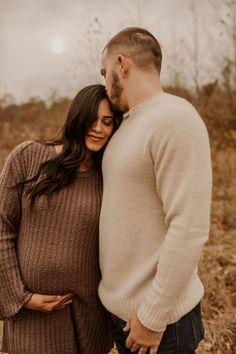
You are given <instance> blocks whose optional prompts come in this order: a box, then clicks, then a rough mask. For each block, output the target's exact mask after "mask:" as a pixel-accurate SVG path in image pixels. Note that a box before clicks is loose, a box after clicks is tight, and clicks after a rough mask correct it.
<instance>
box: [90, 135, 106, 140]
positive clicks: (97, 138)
mask: <svg viewBox="0 0 236 354" xmlns="http://www.w3.org/2000/svg"><path fill="white" fill-rule="evenodd" d="M88 137H89V138H90V139H91V140H93V141H95V142H97V141H101V140H103V139H104V138H103V137H99V136H94V135H88Z"/></svg>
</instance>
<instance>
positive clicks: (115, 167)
mask: <svg viewBox="0 0 236 354" xmlns="http://www.w3.org/2000/svg"><path fill="white" fill-rule="evenodd" d="M103 178H104V194H103V202H102V209H101V217H100V266H101V271H102V280H101V283H100V286H99V295H100V298H101V300H102V302H103V304H104V305H105V307H106V308H107V309H108V310H109V311H110V312H112V313H114V314H115V315H116V316H118V317H120V318H121V319H123V320H127V319H128V318H129V316H130V315H131V314H132V313H133V312H136V313H137V314H138V316H139V318H140V320H141V322H142V323H143V324H144V326H146V327H147V328H149V329H152V330H154V331H162V330H164V329H165V328H166V325H168V324H170V323H173V322H175V321H177V320H178V319H180V318H181V317H182V316H183V315H185V314H186V313H187V312H189V311H190V310H191V309H192V308H193V307H194V306H195V305H196V304H197V303H198V302H199V301H200V299H201V298H202V296H203V293H204V288H203V285H202V282H201V280H200V279H199V277H198V275H197V264H198V260H199V257H200V254H201V251H202V248H203V245H204V243H205V242H206V240H207V238H208V232H209V221H210V203H211V188H212V186H211V184H212V177H211V159H210V148H209V139H208V134H207V130H206V128H205V125H204V123H203V121H202V119H201V118H200V116H199V115H198V113H197V112H196V110H195V109H194V108H193V106H192V105H191V104H190V103H188V102H187V101H185V100H184V99H182V98H179V97H176V96H173V95H170V94H166V93H163V94H160V95H158V96H155V97H152V98H151V99H149V100H147V101H145V102H144V103H142V104H140V105H139V106H137V107H135V108H133V109H131V110H130V111H129V112H128V113H127V114H125V115H124V119H123V122H122V124H121V126H120V128H119V130H118V131H117V132H116V133H115V135H114V136H113V137H112V139H111V141H110V142H109V144H108V147H107V149H106V151H105V155H104V159H103Z"/></svg>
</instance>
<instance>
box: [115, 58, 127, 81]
mask: <svg viewBox="0 0 236 354" xmlns="http://www.w3.org/2000/svg"><path fill="white" fill-rule="evenodd" d="M117 62H118V66H119V70H120V73H121V76H122V78H123V79H124V78H125V77H127V73H128V69H129V63H128V59H127V58H126V57H125V56H123V55H122V54H119V55H118V56H117Z"/></svg>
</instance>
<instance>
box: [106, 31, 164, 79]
mask: <svg viewBox="0 0 236 354" xmlns="http://www.w3.org/2000/svg"><path fill="white" fill-rule="evenodd" d="M105 50H106V51H107V55H108V56H109V55H111V54H114V53H115V54H123V55H125V56H127V57H130V58H131V59H132V60H133V61H134V63H135V64H136V65H137V66H138V67H140V68H143V69H146V68H149V67H150V66H151V65H154V66H155V67H156V68H157V70H158V71H159V72H160V71H161V60H162V52H161V47H160V44H159V43H158V41H157V39H156V38H155V37H154V36H153V35H152V34H151V33H150V32H149V31H147V30H145V29H144V28H139V27H127V28H125V29H124V30H122V31H120V32H118V33H117V34H116V35H115V36H114V37H112V38H111V39H110V41H109V42H108V43H107V45H106V46H105V48H104V51H105Z"/></svg>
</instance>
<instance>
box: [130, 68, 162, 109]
mask: <svg viewBox="0 0 236 354" xmlns="http://www.w3.org/2000/svg"><path fill="white" fill-rule="evenodd" d="M162 93H163V89H162V87H161V84H160V80H159V78H158V77H151V75H148V74H147V75H143V76H138V75H137V76H136V77H134V79H133V80H132V81H130V85H129V87H127V104H128V108H129V109H131V108H134V107H136V106H138V105H140V104H142V103H143V102H145V101H146V100H148V99H150V98H152V97H154V96H158V95H160V94H162Z"/></svg>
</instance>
